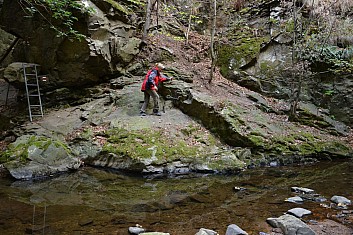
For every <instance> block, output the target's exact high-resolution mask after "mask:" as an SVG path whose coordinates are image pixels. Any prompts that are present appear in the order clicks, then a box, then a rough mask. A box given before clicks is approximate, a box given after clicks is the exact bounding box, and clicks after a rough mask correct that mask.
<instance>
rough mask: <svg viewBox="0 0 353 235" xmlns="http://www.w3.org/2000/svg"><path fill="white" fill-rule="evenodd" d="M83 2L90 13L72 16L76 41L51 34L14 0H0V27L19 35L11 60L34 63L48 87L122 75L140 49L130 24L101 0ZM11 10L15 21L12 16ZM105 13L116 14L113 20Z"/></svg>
mask: <svg viewBox="0 0 353 235" xmlns="http://www.w3.org/2000/svg"><path fill="white" fill-rule="evenodd" d="M85 2H86V3H87V4H88V5H89V7H91V8H92V9H93V11H92V12H91V13H90V14H89V15H88V16H87V17H86V16H84V15H79V14H78V15H77V16H76V17H78V19H79V20H78V22H77V23H78V26H77V28H78V29H79V31H80V33H82V34H84V35H85V36H86V38H85V39H83V40H81V41H79V40H69V39H64V38H62V37H57V34H56V32H55V31H53V30H51V29H50V26H49V25H48V24H47V22H45V21H44V19H43V18H42V17H40V16H39V15H37V14H34V15H33V16H32V17H28V16H27V17H26V14H25V13H24V12H23V10H22V8H21V6H20V5H19V4H18V1H11V0H5V1H4V3H3V8H2V11H1V14H0V22H1V26H2V28H3V29H5V30H6V31H7V32H9V33H11V34H13V35H17V36H19V37H20V38H21V39H22V43H19V44H20V45H19V46H17V47H16V50H15V53H14V60H15V61H24V62H28V63H37V64H40V65H41V66H42V73H43V74H47V75H49V83H48V84H47V85H48V86H53V87H58V86H67V87H70V86H80V85H87V84H93V83H97V82H99V81H102V80H104V79H105V78H107V77H108V76H111V75H113V74H122V73H125V70H126V69H127V67H128V65H129V63H130V62H131V61H132V59H133V58H134V56H136V55H137V54H138V53H139V52H140V50H139V47H140V44H141V40H140V39H138V38H136V37H134V27H133V26H132V25H129V24H126V22H123V21H122V20H124V21H127V20H126V19H125V18H126V17H125V16H124V17H120V18H119V17H117V16H119V14H123V13H121V12H119V11H117V10H116V9H115V8H113V7H112V5H110V4H109V3H107V2H103V1H96V2H97V3H98V5H95V4H94V3H93V2H92V1H85ZM14 14H16V20H13V15H14ZM108 14H111V15H114V16H115V17H116V18H115V19H114V21H113V20H112V19H111V18H112V16H111V15H108ZM108 17H110V19H109V18H108ZM118 19H119V20H118ZM39 25H40V27H39Z"/></svg>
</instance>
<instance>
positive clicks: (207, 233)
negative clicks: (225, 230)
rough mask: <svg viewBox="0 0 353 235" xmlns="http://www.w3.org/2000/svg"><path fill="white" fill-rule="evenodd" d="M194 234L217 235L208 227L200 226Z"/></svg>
mask: <svg viewBox="0 0 353 235" xmlns="http://www.w3.org/2000/svg"><path fill="white" fill-rule="evenodd" d="M195 235H218V233H217V232H215V231H213V230H210V229H205V228H200V230H199V231H198V232H197V233H196V234H195Z"/></svg>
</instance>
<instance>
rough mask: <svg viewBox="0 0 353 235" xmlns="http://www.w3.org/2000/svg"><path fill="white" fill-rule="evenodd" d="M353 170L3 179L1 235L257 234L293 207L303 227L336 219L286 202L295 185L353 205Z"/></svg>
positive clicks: (334, 165)
mask: <svg viewBox="0 0 353 235" xmlns="http://www.w3.org/2000/svg"><path fill="white" fill-rule="evenodd" d="M352 169H353V162H352V161H346V162H326V163H319V164H316V165H311V166H298V167H277V168H262V169H253V170H247V171H245V172H242V173H241V174H239V175H236V176H234V175H232V176H220V175H203V176H200V175H198V176H188V177H185V176H184V177H177V178H169V179H166V178H142V177H134V176H127V175H123V174H119V173H117V172H109V171H104V170H102V169H95V168H90V167H85V168H82V169H80V170H79V171H77V172H74V173H70V174H64V175H60V176H58V177H55V178H52V179H49V180H45V181H38V182H28V181H13V180H9V179H0V187H1V190H0V234H25V233H27V234H121V235H125V234H128V227H129V226H135V225H136V224H140V225H142V226H143V227H144V228H146V229H148V230H149V231H160V232H169V233H170V234H173V235H194V234H195V233H196V232H197V231H198V230H199V229H200V228H208V229H212V230H215V231H217V232H219V234H225V231H226V228H227V226H228V225H229V224H232V223H234V224H237V225H238V226H239V227H241V228H242V229H244V230H245V231H247V232H248V233H249V234H259V232H269V231H270V229H271V228H270V227H269V226H268V225H267V223H266V218H268V217H279V216H281V215H282V214H283V213H284V212H286V211H287V210H288V209H291V208H294V207H298V206H299V207H303V208H306V209H309V210H311V211H312V212H313V215H311V216H308V217H306V218H305V219H306V220H309V219H313V220H321V219H323V218H325V217H327V216H328V213H331V214H335V213H336V212H335V211H334V210H331V209H327V208H324V207H323V206H320V203H317V202H311V201H306V202H304V203H303V204H301V205H297V204H293V203H289V202H285V201H284V200H285V199H286V198H288V197H291V196H294V194H293V193H292V192H291V187H293V186H298V187H308V188H311V189H314V190H315V191H316V192H317V193H318V194H320V195H322V196H324V197H326V198H327V199H328V200H329V199H330V198H331V197H332V196H333V195H340V196H345V197H347V198H349V199H350V200H353V187H352V186H353V171H352ZM234 187H242V188H245V190H242V191H236V190H234ZM324 204H325V203H324ZM326 204H328V202H326ZM348 209H352V208H348ZM346 225H347V226H352V224H350V222H349V221H347V223H346Z"/></svg>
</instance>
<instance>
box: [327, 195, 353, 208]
mask: <svg viewBox="0 0 353 235" xmlns="http://www.w3.org/2000/svg"><path fill="white" fill-rule="evenodd" d="M331 201H332V202H334V203H337V204H341V205H345V206H348V205H351V204H352V202H351V200H349V199H348V198H346V197H343V196H333V197H332V198H331Z"/></svg>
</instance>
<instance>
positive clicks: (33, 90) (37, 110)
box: [22, 63, 43, 122]
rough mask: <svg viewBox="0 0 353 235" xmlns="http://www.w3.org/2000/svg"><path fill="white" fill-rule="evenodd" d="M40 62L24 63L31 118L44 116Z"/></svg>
mask: <svg viewBox="0 0 353 235" xmlns="http://www.w3.org/2000/svg"><path fill="white" fill-rule="evenodd" d="M39 66H40V65H38V64H27V63H22V70H23V76H24V80H25V86H26V94H27V102H28V112H29V120H30V121H31V122H32V121H33V117H43V106H42V99H41V97H40V90H39V80H38V79H39V76H38V67H39Z"/></svg>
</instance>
